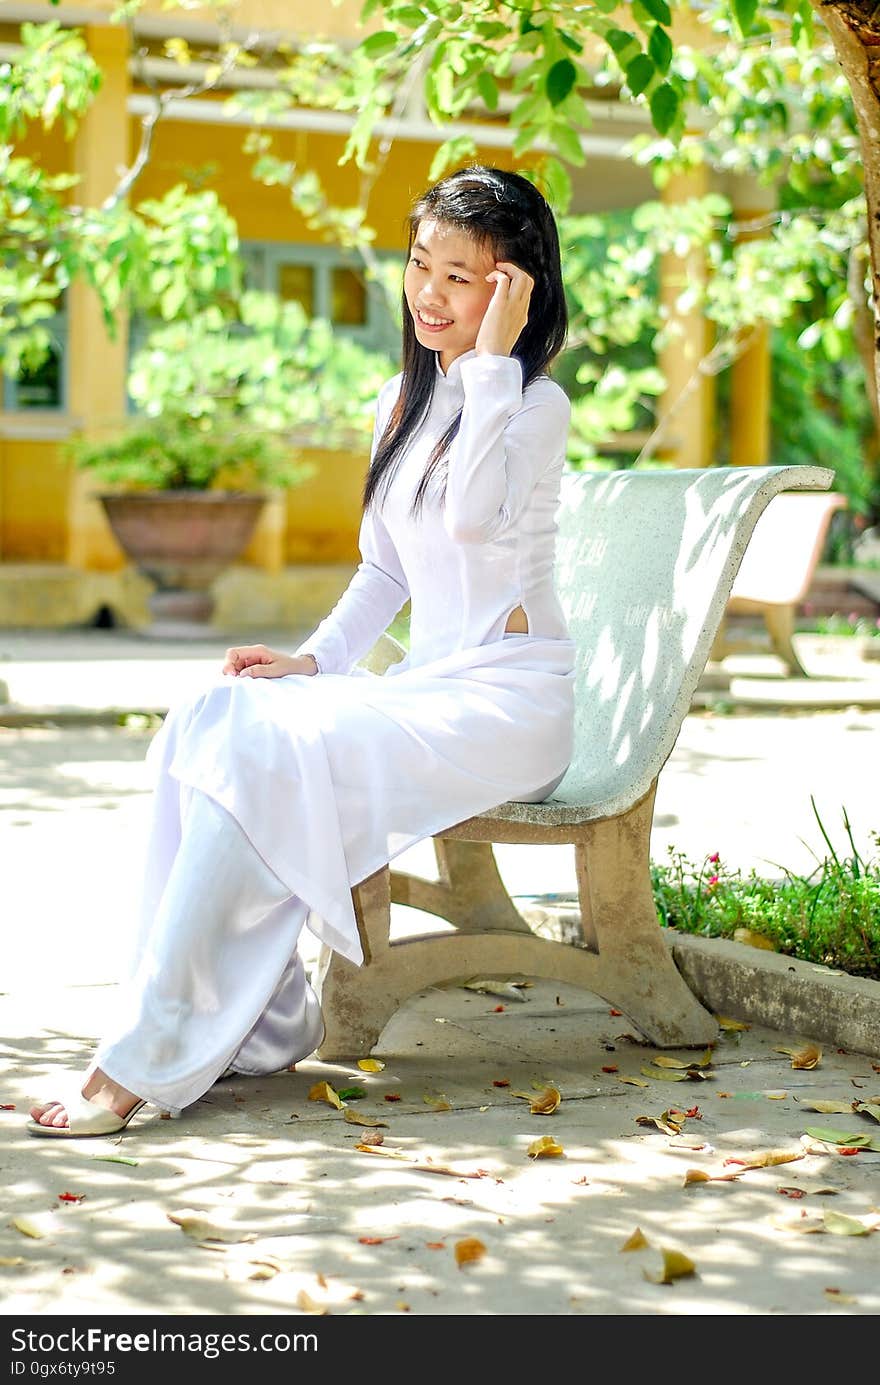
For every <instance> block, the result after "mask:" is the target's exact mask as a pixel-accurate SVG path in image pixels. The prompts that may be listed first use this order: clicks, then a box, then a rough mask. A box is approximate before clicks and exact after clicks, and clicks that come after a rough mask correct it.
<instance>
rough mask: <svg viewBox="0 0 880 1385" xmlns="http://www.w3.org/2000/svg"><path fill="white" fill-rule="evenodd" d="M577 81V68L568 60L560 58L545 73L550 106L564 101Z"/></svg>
mask: <svg viewBox="0 0 880 1385" xmlns="http://www.w3.org/2000/svg"><path fill="white" fill-rule="evenodd" d="M576 81H577V68H576V67H575V65H574V63H573V62H572V61H571V60H570V59H569V58H560V60H559V62H558V63H554V64H553V66H552V67H551V69H550V71H549V72H548V73H547V81H546V88H547V98H548V100H549V102H550V105H551V106H558V105H559V104H560V102H561V101H564V100H565V98H566V96H567V95H568V93H569V92H570V91H571V89H572V87H573V86H574V84H575V82H576Z"/></svg>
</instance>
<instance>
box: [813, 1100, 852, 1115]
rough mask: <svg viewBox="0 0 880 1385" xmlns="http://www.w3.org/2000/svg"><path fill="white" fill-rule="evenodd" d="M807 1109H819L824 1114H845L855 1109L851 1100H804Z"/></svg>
mask: <svg viewBox="0 0 880 1385" xmlns="http://www.w3.org/2000/svg"><path fill="white" fill-rule="evenodd" d="M801 1105H802V1106H803V1108H804V1110H805V1111H819V1112H820V1113H821V1114H822V1115H823V1116H845V1115H849V1113H850V1111H851V1110H852V1109H853V1103H852V1102H851V1101H802V1102H801Z"/></svg>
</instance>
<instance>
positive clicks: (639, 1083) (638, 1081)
mask: <svg viewBox="0 0 880 1385" xmlns="http://www.w3.org/2000/svg"><path fill="white" fill-rule="evenodd" d="M617 1080H618V1082H625V1083H626V1085H627V1086H628V1087H648V1086H650V1083H648V1082H645V1081H644V1080H643V1079H642V1078H641V1077H618V1079H617Z"/></svg>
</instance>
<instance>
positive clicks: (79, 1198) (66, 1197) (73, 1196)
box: [58, 1193, 86, 1202]
mask: <svg viewBox="0 0 880 1385" xmlns="http://www.w3.org/2000/svg"><path fill="white" fill-rule="evenodd" d="M85 1200H86V1195H85V1193H59V1194H58V1201H59V1202H85Z"/></svg>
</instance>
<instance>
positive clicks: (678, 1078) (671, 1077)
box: [639, 1068, 687, 1082]
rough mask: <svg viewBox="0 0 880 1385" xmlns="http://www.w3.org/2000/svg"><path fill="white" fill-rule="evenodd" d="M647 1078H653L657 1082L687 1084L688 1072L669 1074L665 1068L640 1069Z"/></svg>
mask: <svg viewBox="0 0 880 1385" xmlns="http://www.w3.org/2000/svg"><path fill="white" fill-rule="evenodd" d="M639 1072H641V1073H644V1075H645V1077H653V1079H654V1081H655V1082H687V1072H686V1071H685V1072H667V1071H666V1070H665V1069H664V1068H639Z"/></svg>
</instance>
